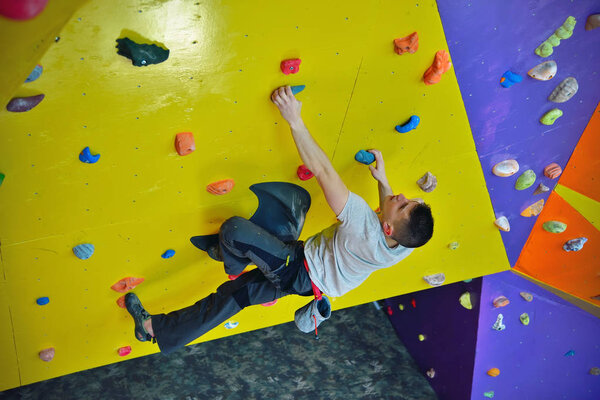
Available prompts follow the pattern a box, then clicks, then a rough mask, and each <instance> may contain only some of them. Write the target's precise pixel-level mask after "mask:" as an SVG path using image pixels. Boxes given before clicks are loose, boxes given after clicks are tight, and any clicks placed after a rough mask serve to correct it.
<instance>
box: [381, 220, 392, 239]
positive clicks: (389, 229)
mask: <svg viewBox="0 0 600 400" xmlns="http://www.w3.org/2000/svg"><path fill="white" fill-rule="evenodd" d="M393 231H394V228H393V227H392V226H391V225H390V224H389V223H387V222H384V223H383V233H385V235H386V236H391V235H392V232H393Z"/></svg>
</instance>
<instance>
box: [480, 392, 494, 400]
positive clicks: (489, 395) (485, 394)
mask: <svg viewBox="0 0 600 400" xmlns="http://www.w3.org/2000/svg"><path fill="white" fill-rule="evenodd" d="M483 395H484V396H485V397H487V398H488V399H493V398H494V391H493V390H490V391H489V392H485V393H484V394H483Z"/></svg>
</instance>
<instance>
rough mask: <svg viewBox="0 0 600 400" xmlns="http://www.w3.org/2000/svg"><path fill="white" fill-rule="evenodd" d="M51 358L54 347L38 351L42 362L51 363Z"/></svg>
mask: <svg viewBox="0 0 600 400" xmlns="http://www.w3.org/2000/svg"><path fill="white" fill-rule="evenodd" d="M53 358H54V347H48V348H47V349H44V350H42V351H40V359H41V360H42V361H52V359H53Z"/></svg>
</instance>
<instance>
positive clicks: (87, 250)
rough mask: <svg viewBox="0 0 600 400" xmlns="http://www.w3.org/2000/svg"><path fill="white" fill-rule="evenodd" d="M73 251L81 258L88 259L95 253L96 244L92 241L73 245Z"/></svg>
mask: <svg viewBox="0 0 600 400" xmlns="http://www.w3.org/2000/svg"><path fill="white" fill-rule="evenodd" d="M73 253H74V254H75V256H76V257H77V258H79V259H80V260H87V259H88V258H90V257H91V256H92V254H94V245H93V244H91V243H84V244H80V245H77V246H75V247H73Z"/></svg>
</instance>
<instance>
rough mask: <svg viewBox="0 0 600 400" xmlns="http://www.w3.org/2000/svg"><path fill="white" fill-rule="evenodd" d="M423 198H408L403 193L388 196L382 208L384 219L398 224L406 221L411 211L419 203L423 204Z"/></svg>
mask: <svg viewBox="0 0 600 400" xmlns="http://www.w3.org/2000/svg"><path fill="white" fill-rule="evenodd" d="M422 203H423V199H419V198H414V199H407V198H406V197H405V196H404V195H403V194H402V193H400V194H397V195H395V196H386V197H385V199H384V201H383V207H382V210H381V213H382V216H383V221H384V222H388V223H389V224H390V225H393V226H396V225H397V223H398V222H401V223H406V222H408V220H409V219H410V213H411V212H412V210H413V208H414V207H416V206H417V204H422Z"/></svg>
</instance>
